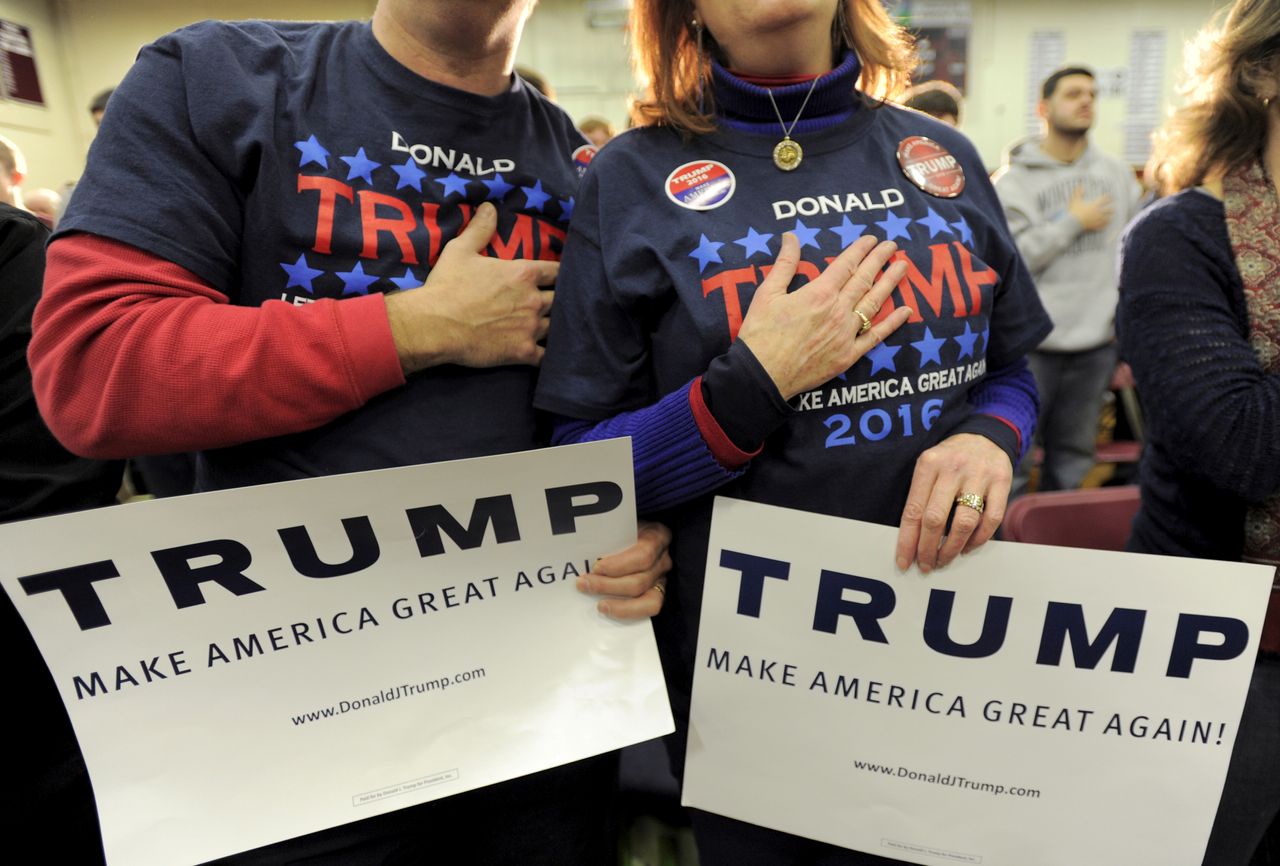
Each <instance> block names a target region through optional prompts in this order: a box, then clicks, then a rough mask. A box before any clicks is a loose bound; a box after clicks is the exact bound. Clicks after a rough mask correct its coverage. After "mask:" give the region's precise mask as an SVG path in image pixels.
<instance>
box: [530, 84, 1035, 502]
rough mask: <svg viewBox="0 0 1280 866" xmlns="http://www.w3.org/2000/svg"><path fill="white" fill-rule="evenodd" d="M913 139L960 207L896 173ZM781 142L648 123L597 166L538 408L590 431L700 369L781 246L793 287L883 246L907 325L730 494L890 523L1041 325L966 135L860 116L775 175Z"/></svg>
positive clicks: (565, 266) (559, 302)
mask: <svg viewBox="0 0 1280 866" xmlns="http://www.w3.org/2000/svg"><path fill="white" fill-rule="evenodd" d="M921 136H923V137H927V138H929V139H930V140H931V141H933V142H935V143H936V144H937V145H941V149H942V151H945V152H946V154H940V155H938V156H937V157H936V159H937V160H938V162H936V163H928V162H926V164H925V165H923V166H922V167H920V168H919V171H921V172H923V174H922V175H920V176H922V177H924V178H925V181H926V184H927V185H935V186H937V185H943V184H948V183H955V180H956V173H955V171H954V170H952V171H949V172H948V171H947V170H946V169H945V166H948V165H951V163H950V162H948V161H947V155H948V154H949V155H951V156H953V157H954V159H955V160H956V161H957V162H958V165H959V167H960V170H961V171H962V172H963V176H964V185H963V189H962V191H961V192H960V194H959V195H958V196H956V197H954V198H944V197H940V196H936V195H930V194H928V193H926V192H925V191H923V190H922V189H921V188H919V187H918V186H917V185H916V184H915V183H913V182H912V181H911V180H910V179H909V178H908V177H907V175H906V173H905V172H904V170H903V169H902V167H901V166H900V165H899V160H898V156H897V154H898V151H899V148H900V146H902V144H903V143H904V142H907V141H908V140H910V139H913V138H914V137H921ZM779 137H780V136H778V135H753V134H747V133H741V132H735V131H731V130H721V131H718V132H716V133H713V134H711V135H707V136H702V137H697V138H694V139H692V140H689V141H685V140H683V139H682V138H681V137H680V136H679V135H678V134H677V133H675V132H674V131H672V130H670V129H665V128H648V129H641V130H635V131H633V132H630V133H627V134H626V135H624V136H622V137H620V138H618V139H616V140H615V141H613V142H610V144H609V146H608V147H607V148H605V149H604V150H602V151H601V152H600V155H599V156H598V157H597V158H596V160H595V162H594V163H593V164H592V167H591V170H590V171H589V172H588V173H587V177H586V180H585V181H584V183H583V187H582V192H581V195H580V200H579V203H578V206H577V211H576V214H575V219H574V224H573V230H572V232H571V233H570V240H569V244H568V247H567V249H566V255H565V259H564V262H563V263H562V266H561V272H560V279H559V282H558V286H557V294H556V307H555V310H554V312H553V319H552V321H553V324H552V336H551V338H550V342H549V345H548V354H547V357H546V360H545V361H544V363H543V367H542V373H541V376H540V379H539V385H538V396H537V405H538V406H539V407H540V408H543V409H547V410H549V411H552V412H556V413H558V414H560V415H564V416H569V417H574V418H584V419H601V418H606V417H610V416H613V415H616V414H617V413H619V412H623V411H627V410H632V409H638V408H641V407H644V406H647V405H650V404H652V403H654V402H655V401H657V400H658V399H659V398H661V397H662V396H663V395H665V394H668V393H670V392H672V391H674V390H676V389H678V388H681V387H682V386H684V385H685V384H686V383H688V382H689V380H690V379H692V378H693V377H695V376H698V375H700V374H702V373H703V372H704V371H706V369H707V367H708V366H709V365H710V363H711V361H712V360H713V359H714V358H716V357H717V356H719V355H721V354H723V353H724V352H725V351H726V350H727V349H728V347H729V345H730V341H731V338H732V337H733V336H735V335H736V333H737V327H738V326H739V325H740V324H741V321H742V318H743V316H745V315H746V311H747V309H748V307H749V305H750V303H751V298H752V295H753V293H754V291H755V287H756V285H758V284H759V282H760V281H761V280H762V279H763V276H764V274H765V273H766V270H767V268H768V267H769V266H770V265H772V263H773V261H774V258H775V257H776V255H777V253H778V249H779V245H780V242H781V236H782V234H783V232H787V231H791V232H794V233H795V234H796V236H797V237H798V239H799V240H800V244H801V256H802V262H801V268H800V273H799V274H798V276H797V280H796V283H797V284H801V283H803V282H806V281H807V280H808V279H810V278H812V277H814V276H816V275H817V274H818V273H819V272H820V271H821V269H822V268H824V267H825V265H826V263H827V262H828V261H830V260H831V259H832V258H834V257H835V256H836V255H838V254H839V252H840V251H841V250H842V249H844V248H845V247H846V246H848V245H849V244H851V243H852V242H853V241H854V240H856V239H857V238H858V237H860V236H862V235H864V234H869V235H874V236H876V237H877V238H880V239H887V240H893V241H896V242H897V244H898V246H899V250H900V252H899V254H898V255H900V256H903V257H905V258H906V260H907V261H908V262H909V264H910V270H909V272H908V275H907V277H906V278H905V279H904V280H903V281H902V283H901V285H900V287H899V288H898V289H897V290H895V291H894V293H893V295H892V298H891V302H890V304H906V305H908V306H910V307H911V308H912V309H913V310H915V315H914V316H913V317H912V319H911V320H910V322H909V323H908V324H906V325H905V326H903V327H902V328H901V329H900V330H899V331H897V332H896V333H895V334H893V335H892V336H890V337H889V339H888V340H887V341H886V342H885V343H884V344H883V345H881V346H879V347H877V348H876V349H875V350H873V351H872V352H871V353H870V354H869V355H868V356H867V357H865V358H863V359H862V360H861V361H859V362H858V363H857V364H856V365H855V366H854V367H852V368H851V369H850V370H848V371H847V372H846V373H844V374H842V375H841V376H838V377H837V378H835V379H833V380H831V381H830V382H828V383H826V384H825V385H823V386H820V387H818V388H816V389H814V390H812V391H810V392H808V393H806V394H803V395H801V396H800V397H798V398H796V400H794V401H793V403H792V405H793V406H794V407H795V408H797V409H798V410H799V411H798V412H797V414H795V415H794V416H792V417H791V418H789V419H788V420H787V421H786V422H785V423H784V424H783V425H782V427H781V428H780V429H778V430H777V431H776V432H775V433H773V435H771V436H770V437H769V439H768V440H767V441H766V444H765V449H764V453H763V454H761V455H760V456H759V457H757V458H755V459H754V460H753V461H752V463H751V466H750V468H749V469H748V471H747V472H746V474H745V475H744V476H743V477H742V478H741V479H739V480H737V481H734V482H733V483H731V484H730V485H729V486H728V487H726V488H723V489H722V491H721V492H724V493H727V494H728V495H733V496H739V497H743V498H747V499H752V500H755V501H760V502H769V503H773V504H777V505H784V506H789V507H796V508H805V509H809V510H813V511H820V512H824V513H828V514H835V515H840V516H844V517H852V518H857V519H862V520H871V521H876V522H881V523H896V522H897V520H898V518H899V516H900V513H901V510H902V506H903V504H904V503H905V500H906V495H907V491H908V489H909V486H910V478H911V473H912V470H913V468H914V464H915V458H916V457H917V456H918V455H919V454H920V452H922V451H924V450H925V449H926V448H928V447H930V446H931V445H933V444H935V443H937V442H938V441H940V440H941V439H943V438H945V437H946V436H947V435H948V434H949V433H951V432H954V431H955V429H956V428H957V425H960V424H962V423H963V422H964V421H965V420H966V419H967V418H969V417H970V416H971V415H972V414H973V411H974V410H973V407H972V406H971V405H970V403H969V401H968V394H969V391H970V389H972V388H973V387H974V386H975V385H976V384H978V383H979V382H980V381H981V380H982V378H983V376H984V375H985V372H986V371H987V370H988V369H991V370H997V369H1000V368H1003V367H1005V366H1008V365H1009V364H1012V363H1014V362H1016V361H1018V360H1019V359H1021V358H1022V357H1023V356H1024V355H1025V354H1026V353H1027V351H1028V350H1029V349H1031V348H1032V347H1034V346H1035V345H1036V344H1037V343H1038V342H1039V341H1040V340H1041V339H1042V338H1043V337H1044V335H1045V334H1046V333H1047V332H1048V330H1049V327H1050V326H1049V321H1048V319H1047V317H1046V316H1045V314H1044V311H1043V309H1042V307H1041V305H1040V301H1039V298H1038V297H1037V295H1036V292H1035V289H1034V286H1033V284H1032V282H1031V277H1030V275H1029V274H1028V272H1027V270H1026V268H1025V266H1024V265H1023V263H1022V260H1021V258H1020V257H1019V256H1018V253H1017V248H1016V246H1015V245H1014V242H1013V239H1012V238H1011V237H1010V234H1009V231H1008V228H1007V226H1006V224H1005V221H1004V215H1003V211H1002V210H1001V207H1000V203H999V201H998V200H997V199H996V196H995V193H994V191H993V189H992V187H991V185H990V183H989V182H988V180H987V176H986V172H985V171H984V170H983V167H982V163H981V161H980V160H979V158H978V155H977V153H976V152H975V151H974V149H973V147H972V145H971V144H970V143H969V141H968V140H967V139H966V138H964V136H962V135H960V134H959V133H956V132H955V131H953V130H951V129H950V128H948V127H945V126H943V125H942V124H939V123H937V122H935V121H933V120H931V119H928V118H926V117H924V116H923V115H920V114H918V113H916V112H909V111H904V110H900V109H898V108H896V107H891V106H885V107H880V108H869V107H864V108H861V109H860V110H858V111H855V112H854V113H853V115H852V116H851V117H850V118H849V119H848V120H846V121H844V122H842V123H839V124H837V125H835V126H832V127H830V128H827V129H824V130H820V131H817V132H813V133H809V134H806V135H804V136H802V137H801V138H802V140H801V144H802V145H803V147H804V161H803V163H802V164H801V165H800V167H799V168H798V169H797V170H796V171H794V172H788V173H784V172H782V171H780V170H779V169H778V168H777V167H776V166H775V165H774V164H773V160H772V151H773V147H774V145H775V144H776V142H777V140H778V138H779ZM916 152H917V153H924V154H926V155H927V154H929V153H931V152H937V151H936V149H934V148H930V146H929V145H928V143H924V144H917V151H916ZM908 163H909V164H910V163H911V160H908ZM707 205H711V207H709V208H707ZM704 208H705V209H704ZM890 304H886V310H885V312H884V313H883V314H885V315H887V312H888V308H890Z"/></svg>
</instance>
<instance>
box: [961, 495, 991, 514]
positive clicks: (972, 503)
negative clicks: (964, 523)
mask: <svg viewBox="0 0 1280 866" xmlns="http://www.w3.org/2000/svg"><path fill="white" fill-rule="evenodd" d="M956 505H966V506H968V507H969V508H972V509H973V510H974V511H976V512H978V513H979V514H981V513H982V509H984V508H986V507H987V501H986V500H985V499H983V498H982V494H980V493H964V494H962V495H960V496H959V497H957V498H956Z"/></svg>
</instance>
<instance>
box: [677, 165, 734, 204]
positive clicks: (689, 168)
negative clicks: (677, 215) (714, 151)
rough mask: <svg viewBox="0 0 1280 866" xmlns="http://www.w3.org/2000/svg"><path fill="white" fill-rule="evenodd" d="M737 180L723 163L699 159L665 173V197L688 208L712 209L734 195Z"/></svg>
mask: <svg viewBox="0 0 1280 866" xmlns="http://www.w3.org/2000/svg"><path fill="white" fill-rule="evenodd" d="M737 183H738V181H737V179H736V178H735V177H734V176H733V172H732V171H730V170H729V166H727V165H725V164H724V163H723V162H716V161H715V160H711V159H699V160H696V161H694V162H686V163H685V164H684V165H682V166H680V167H679V168H677V169H676V170H675V171H673V172H671V174H669V175H667V182H666V190H667V198H669V199H671V200H672V201H673V202H675V203H676V204H678V205H680V207H686V208H689V209H690V210H712V209H713V208H718V207H720V205H722V204H724V203H725V202H727V201H728V200H729V199H731V198H733V191H734V188H735V187H736V186H737Z"/></svg>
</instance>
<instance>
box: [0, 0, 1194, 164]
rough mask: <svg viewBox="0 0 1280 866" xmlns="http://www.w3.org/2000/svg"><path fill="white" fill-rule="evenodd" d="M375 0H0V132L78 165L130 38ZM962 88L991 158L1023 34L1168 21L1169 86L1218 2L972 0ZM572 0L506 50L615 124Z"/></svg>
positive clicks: (1085, 40) (602, 69)
mask: <svg viewBox="0 0 1280 866" xmlns="http://www.w3.org/2000/svg"><path fill="white" fill-rule="evenodd" d="M373 5H374V0H256V2H249V0H219V2H207V0H206V2H201V0H191V2H187V3H180V4H179V3H172V2H169V0H0V18H6V19H11V20H15V21H18V22H20V23H22V24H26V25H27V26H29V27H30V28H31V30H32V34H33V37H34V40H35V46H36V56H37V62H38V63H39V69H40V77H41V85H42V87H43V88H44V91H45V98H46V100H47V103H48V104H47V107H46V108H32V107H29V106H22V105H18V104H15V103H7V102H0V132H3V133H4V134H5V135H8V136H10V137H11V138H13V139H14V140H16V141H17V142H18V144H19V146H21V147H22V148H23V149H24V151H25V152H26V154H27V158H28V162H29V164H30V165H29V175H30V177H29V180H28V186H55V185H57V184H60V183H62V182H63V181H66V180H69V179H72V178H74V177H76V176H77V175H78V174H79V172H80V170H81V168H82V166H83V161H84V154H85V152H86V150H87V148H88V145H89V143H90V141H91V140H92V137H93V127H92V124H91V123H90V120H89V116H88V112H87V111H86V106H87V105H88V102H89V100H90V99H91V98H92V97H93V95H94V94H95V93H97V92H98V91H99V90H101V89H103V88H105V87H109V86H112V85H114V84H115V83H117V82H118V81H119V80H120V78H121V77H122V76H123V75H124V74H125V72H126V71H127V70H128V68H129V66H130V64H131V63H132V62H133V57H134V55H135V54H136V53H137V50H138V48H139V47H140V46H142V45H144V44H145V43H147V42H149V41H151V40H152V39H154V38H156V37H157V36H159V35H161V34H163V33H166V32H168V31H170V30H172V29H174V28H176V27H179V26H182V25H183V24H187V23H190V22H192V21H198V20H201V19H203V18H210V17H222V18H248V17H255V16H268V17H273V18H293V19H307V18H361V17H367V16H368V15H369V14H370V12H371V11H372V9H373ZM971 5H972V10H973V24H972V30H971V37H970V54H969V61H970V64H969V69H970V73H969V74H970V80H969V88H968V89H969V94H968V97H969V98H968V106H967V110H966V116H965V125H964V130H965V132H966V133H968V135H969V136H970V137H971V138H972V139H973V140H974V143H975V144H977V146H978V148H979V150H980V151H981V153H982V155H983V158H984V160H985V161H986V162H987V164H988V165H989V166H992V167H994V166H995V165H996V164H997V163H998V160H999V155H1000V151H1001V150H1002V149H1003V147H1004V146H1005V145H1006V144H1007V143H1008V142H1009V141H1011V140H1012V139H1014V138H1017V137H1019V136H1020V135H1022V134H1023V132H1024V129H1025V112H1026V99H1027V92H1028V82H1027V79H1028V68H1029V57H1028V52H1029V44H1030V34H1031V33H1032V32H1033V31H1035V30H1038V29H1039V30H1044V29H1048V30H1061V31H1063V33H1064V35H1065V37H1066V50H1067V58H1068V59H1069V60H1073V61H1077V60H1078V61H1082V62H1085V63H1088V64H1090V65H1093V66H1096V67H1101V68H1106V67H1120V66H1125V65H1127V63H1128V60H1129V34H1130V33H1131V31H1133V30H1134V29H1150V28H1152V27H1162V28H1165V29H1166V30H1167V31H1168V48H1167V53H1166V58H1165V81H1164V93H1165V102H1166V105H1167V104H1170V103H1171V102H1172V101H1173V99H1174V84H1175V82H1176V79H1177V73H1178V70H1179V69H1180V64H1181V50H1182V43H1183V41H1184V40H1185V39H1186V38H1187V37H1188V36H1190V35H1191V34H1192V33H1194V32H1195V30H1196V29H1198V28H1199V26H1200V25H1201V24H1202V23H1203V21H1204V20H1205V19H1206V18H1207V17H1208V15H1209V13H1210V12H1211V11H1212V10H1213V9H1214V8H1215V7H1216V5H1217V4H1216V3H1215V2H1213V0H1132V2H1130V3H1129V4H1119V5H1117V4H1115V3H1114V2H1102V0H1076V2H1072V3H1063V2H1061V0H972V2H971ZM586 18H587V16H586V11H585V4H584V3H583V2H582V0H541V2H540V3H539V5H538V7H537V9H536V10H535V12H534V15H533V18H532V19H531V20H530V22H529V25H528V28H527V30H526V33H525V39H524V42H523V44H522V46H521V49H520V54H519V57H518V61H519V62H520V63H522V64H527V65H529V66H531V67H533V68H535V69H537V70H538V71H539V72H541V73H542V74H543V75H545V76H546V77H547V78H548V79H549V80H550V81H551V83H552V84H553V85H554V86H555V87H556V89H557V90H558V92H559V98H560V102H561V104H562V105H563V106H564V107H565V109H566V110H567V111H569V113H570V114H572V115H573V116H574V117H582V116H584V115H586V114H601V115H604V116H605V117H607V118H609V119H611V120H612V121H614V123H615V124H616V125H618V126H619V127H621V126H622V125H623V124H624V122H625V110H626V109H625V106H626V97H627V94H628V93H629V91H630V89H631V86H632V85H631V77H630V70H629V67H628V63H627V51H626V46H625V43H624V36H623V32H622V30H621V29H616V28H615V29H591V28H589V27H588V26H587V23H586ZM1126 110H1127V100H1126V99H1124V98H1123V97H1108V98H1104V99H1103V100H1102V102H1101V104H1100V106H1099V117H1098V124H1097V127H1096V130H1095V140H1096V141H1097V142H1098V143H1099V144H1100V146H1102V147H1103V148H1104V149H1106V150H1108V151H1110V152H1113V153H1116V154H1119V153H1121V150H1122V142H1123V122H1124V119H1125V114H1126Z"/></svg>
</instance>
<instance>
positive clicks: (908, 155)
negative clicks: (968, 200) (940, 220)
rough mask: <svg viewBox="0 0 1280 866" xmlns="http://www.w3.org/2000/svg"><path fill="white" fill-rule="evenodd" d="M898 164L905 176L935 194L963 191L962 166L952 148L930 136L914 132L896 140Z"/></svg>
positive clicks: (951, 195) (947, 196) (938, 195)
mask: <svg viewBox="0 0 1280 866" xmlns="http://www.w3.org/2000/svg"><path fill="white" fill-rule="evenodd" d="M898 165H899V166H901V167H902V173H903V174H905V175H906V176H907V180H909V181H911V182H912V183H913V184H915V185H916V186H918V187H919V188H920V189H922V190H924V191H925V192H927V193H928V194H929V195H933V196H937V197H938V198H955V197H956V196H958V195H960V193H962V192H964V169H963V168H962V167H961V166H960V162H959V160H957V159H956V158H955V157H954V156H952V155H951V152H950V151H949V150H947V149H946V148H945V147H943V146H942V145H940V144H938V143H937V142H936V141H934V140H933V139H931V138H925V137H924V136H923V135H913V136H911V137H910V138H904V139H903V140H902V141H900V142H898Z"/></svg>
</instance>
